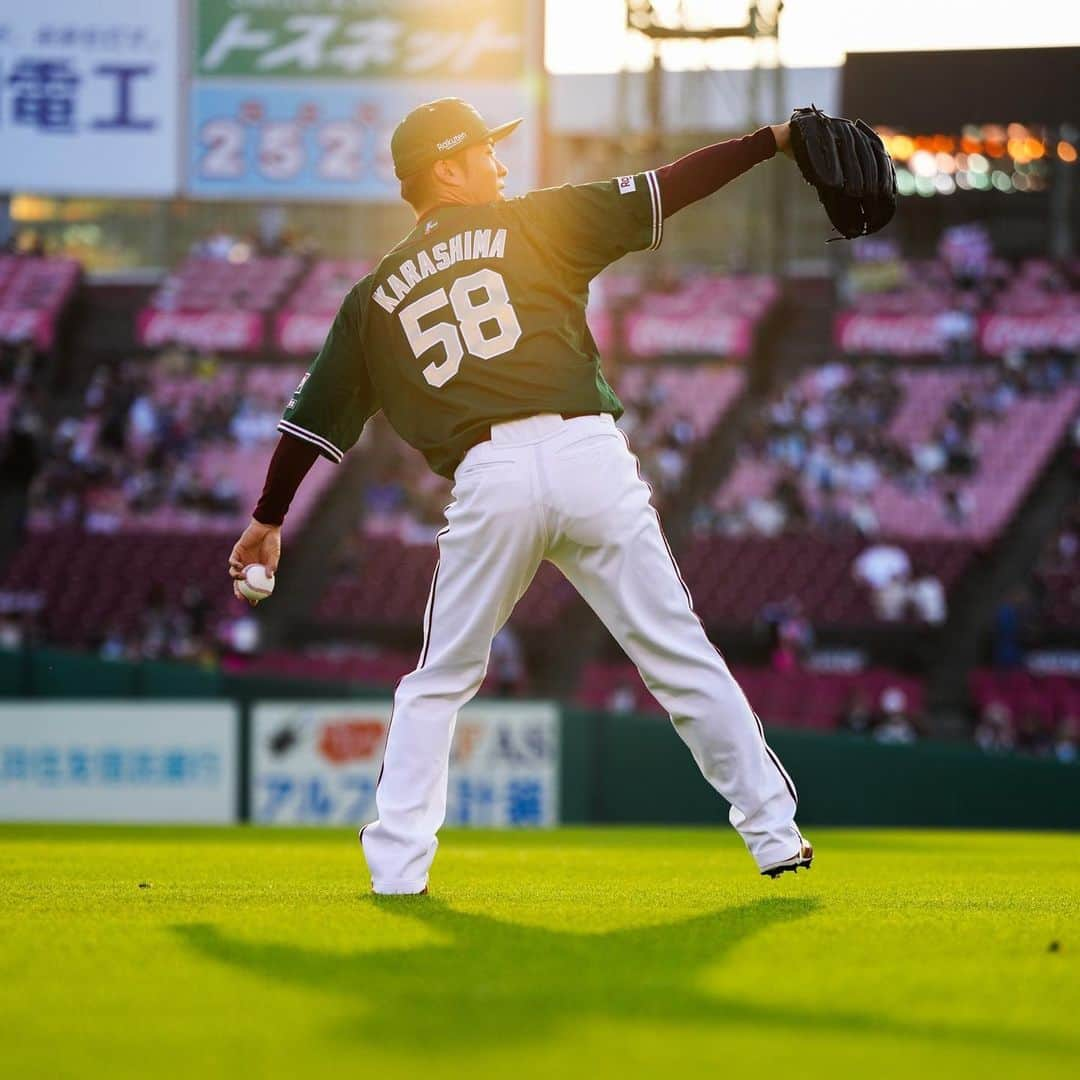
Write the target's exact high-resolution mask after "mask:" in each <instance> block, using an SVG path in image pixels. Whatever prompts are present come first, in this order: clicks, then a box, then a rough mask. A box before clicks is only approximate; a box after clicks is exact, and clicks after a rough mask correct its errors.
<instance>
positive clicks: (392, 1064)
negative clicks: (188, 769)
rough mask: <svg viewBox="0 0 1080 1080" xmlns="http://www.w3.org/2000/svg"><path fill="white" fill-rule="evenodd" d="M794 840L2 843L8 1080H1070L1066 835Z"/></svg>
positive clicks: (73, 834) (1071, 882)
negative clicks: (796, 863) (581, 1079)
mask: <svg viewBox="0 0 1080 1080" xmlns="http://www.w3.org/2000/svg"><path fill="white" fill-rule="evenodd" d="M810 836H811V838H812V839H813V841H814V843H815V847H816V849H817V855H818V858H817V861H816V862H815V866H814V869H813V870H811V871H810V872H809V873H800V874H799V875H798V876H792V875H790V874H788V875H785V876H784V877H783V878H780V879H778V880H776V881H770V880H768V879H764V878H760V877H758V876H756V874H755V873H754V869H753V865H752V863H751V862H750V859H749V857H748V856H747V855H746V854H745V852H744V851H743V850H742V848H741V844H740V842H739V841H738V839H737V837H736V836H735V835H734V833H731V832H728V831H721V830H704V829H703V830H671V829H652V830H646V829H634V830H630V829H622V830H615V829H610V830H598V829H566V830H560V831H555V832H546V833H525V834H523V833H514V834H507V833H476V832H471V833H465V832H451V833H447V834H445V835H444V837H443V845H442V850H441V852H440V854H439V857H438V859H437V860H436V864H435V874H434V876H433V881H432V893H431V895H429V896H427V897H408V898H399V899H376V898H374V897H372V896H371V895H370V894H369V893H368V892H367V880H366V876H365V871H364V867H363V863H362V860H361V857H360V853H359V849H358V845H357V843H356V839H355V836H354V834H353V833H351V832H350V831H348V830H342V831H319V832H315V831H309V832H300V831H269V830H256V829H229V830H211V829H183V830H181V829H151V828H76V827H70V828H67V827H64V828H59V827H34V826H26V827H23V826H0V1047H2V1051H0V1060H2V1061H3V1064H4V1068H3V1074H4V1075H5V1076H11V1077H24V1076H34V1077H46V1076H47V1077H68V1076H70V1077H76V1076H101V1077H135V1076H139V1077H146V1076H151V1077H180V1076H184V1077H207V1076H213V1077H218V1076H220V1077H242V1078H243V1077H269V1076H283V1077H284V1076H306V1077H324V1076H344V1075H346V1074H348V1075H350V1076H354V1077H355V1076H363V1075H373V1076H378V1077H411V1076H418V1077H425V1078H426V1077H441V1076H461V1077H479V1076H484V1077H487V1076H500V1077H501V1076H506V1077H515V1076H545V1077H550V1076H555V1075H572V1076H579V1075H580V1076H586V1075H588V1076H598V1075H599V1076H627V1075H630V1076H660V1075H663V1076H672V1075H675V1076H678V1075H695V1076H696V1075H703V1074H705V1073H706V1071H707V1070H708V1071H709V1072H712V1071H713V1070H716V1071H717V1072H718V1073H720V1074H721V1075H724V1076H728V1077H733V1078H742V1077H750V1076H756V1075H758V1074H759V1073H761V1074H768V1075H772V1074H774V1073H779V1074H780V1075H784V1076H792V1077H804V1076H829V1077H836V1076H848V1075H856V1074H867V1075H875V1076H888V1077H892V1076H897V1077H901V1076H902V1077H911V1076H917V1077H919V1078H920V1080H925V1078H926V1077H930V1076H951V1077H956V1076H981V1077H987V1076H1002V1077H1006V1076H1007V1077H1020V1076H1023V1077H1025V1078H1026V1077H1045V1076H1065V1075H1076V1072H1075V1071H1074V1069H1075V1067H1076V1066H1077V1063H1078V1061H1080V1026H1078V1024H1077V1017H1078V1016H1080V925H1078V919H1077V912H1078V907H1080V837H1077V836H1065V835H1061V836H1056V835H1028V834H1015V833H1012V834H991V833H968V832H964V833H960V832H958V833H948V832H891V831H889V832H883V831H852V830H844V831H841V830H813V831H811V832H810ZM140 883H144V884H145V885H146V887H141V885H140ZM1051 942H1056V943H1057V947H1056V948H1051Z"/></svg>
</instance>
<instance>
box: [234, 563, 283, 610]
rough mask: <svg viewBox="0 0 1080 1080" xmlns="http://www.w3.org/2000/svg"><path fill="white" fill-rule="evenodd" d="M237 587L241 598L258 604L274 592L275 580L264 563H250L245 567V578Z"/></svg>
mask: <svg viewBox="0 0 1080 1080" xmlns="http://www.w3.org/2000/svg"><path fill="white" fill-rule="evenodd" d="M236 587H237V588H238V589H239V590H240V595H241V596H243V597H244V598H245V599H246V600H250V601H251V602H252V603H254V604H257V603H258V602H259V601H260V600H265V599H266V598H267V597H268V596H269V595H270V594H271V593H272V592H273V591H274V579H273V578H272V577H271V576H270V575H269V574H268V573H267V572H266V567H265V566H263V564H262V563H248V565H247V566H245V567H244V576H243V577H242V578H241V579H240V580H239V581H238V582H237V583H236Z"/></svg>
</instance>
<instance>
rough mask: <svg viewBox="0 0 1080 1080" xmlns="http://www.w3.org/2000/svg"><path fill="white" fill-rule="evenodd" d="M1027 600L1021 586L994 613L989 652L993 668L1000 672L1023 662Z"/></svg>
mask: <svg viewBox="0 0 1080 1080" xmlns="http://www.w3.org/2000/svg"><path fill="white" fill-rule="evenodd" d="M1028 611H1029V599H1028V593H1027V590H1026V589H1025V588H1024V587H1023V586H1022V585H1020V586H1017V587H1016V588H1014V589H1012V590H1011V591H1010V592H1009V593H1008V594H1007V595H1006V596H1005V598H1004V599H1003V600H1002V602H1001V603H1000V604H998V606H997V610H996V611H995V612H994V626H993V630H992V632H991V642H990V652H991V658H992V661H993V665H994V667H996V668H998V669H999V670H1002V671H1008V670H1013V669H1015V668H1018V667H1020V665H1021V664H1022V663H1023V660H1024V648H1023V637H1024V626H1025V624H1026V622H1027V621H1028V617H1029V616H1028Z"/></svg>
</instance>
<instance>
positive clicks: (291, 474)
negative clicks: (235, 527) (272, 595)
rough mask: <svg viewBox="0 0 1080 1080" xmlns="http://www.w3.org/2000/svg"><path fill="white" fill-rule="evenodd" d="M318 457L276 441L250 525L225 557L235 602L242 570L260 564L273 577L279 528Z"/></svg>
mask: <svg viewBox="0 0 1080 1080" xmlns="http://www.w3.org/2000/svg"><path fill="white" fill-rule="evenodd" d="M318 456H319V451H318V449H317V448H316V447H314V446H312V445H311V443H308V442H305V441H304V440H302V439H297V438H295V437H294V436H292V435H284V434H283V435H282V436H281V438H280V439H279V440H278V444H277V447H276V448H275V450H274V454H273V456H272V457H271V458H270V465H269V467H268V468H267V470H266V484H265V485H264V487H263V491H262V495H261V496H260V497H259V502H258V504H257V505H256V507H255V510H254V511H253V513H252V517H251V521H250V523H249V524H248V526H247V528H246V529H244V531H243V532H242V533H241V534H240V539H239V540H237V541H236V543H235V544H234V545H233V549H232V553H231V554H230V555H229V576H230V577H231V578H232V579H233V592H234V593H235V594H236V596H237V598H239V599H242V597H241V596H240V592H239V590H238V589H237V584H236V583H237V581H238V580H239V579H241V578H242V577H243V576H244V567H245V566H249V565H250V564H251V563H261V564H262V565H263V566H265V567H266V570H267V573H268V574H269V575H270V576H271V577H273V576H274V573H275V571H276V570H277V566H278V562H279V561H280V559H281V524H282V522H283V521H284V520H285V515H286V514H287V513H288V510H289V505H290V504H291V503H292V500H293V496H294V495H295V494H296V490H297V488H298V487H299V486H300V482H301V481H302V480H303V479H304V477H305V476H306V475H307V474H308V471H309V470H310V469H311V466H312V465H313V464H314V463H315V459H316V458H317V457H318Z"/></svg>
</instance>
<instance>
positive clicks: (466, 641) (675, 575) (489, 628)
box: [360, 414, 801, 893]
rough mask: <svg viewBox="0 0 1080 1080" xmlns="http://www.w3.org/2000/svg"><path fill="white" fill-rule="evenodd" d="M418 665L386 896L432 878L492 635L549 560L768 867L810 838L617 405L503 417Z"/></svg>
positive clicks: (394, 775)
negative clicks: (463, 719) (466, 712)
mask: <svg viewBox="0 0 1080 1080" xmlns="http://www.w3.org/2000/svg"><path fill="white" fill-rule="evenodd" d="M453 496H454V502H453V504H452V505H451V506H450V508H449V509H448V511H447V515H446V520H447V525H446V528H445V529H443V531H442V532H441V533H440V534H439V539H438V548H439V561H438V565H437V566H436V569H435V577H434V579H433V581H432V584H431V592H430V594H429V596H428V602H427V611H426V612H425V615H424V644H423V649H422V651H421V654H420V662H419V664H418V666H417V668H416V670H415V671H413V672H411V673H410V674H409V675H406V676H405V677H404V678H403V679H402V680H401V682H400V683H399V684H398V687H397V691H396V693H395V695H394V709H393V714H392V717H391V721H390V728H389V731H388V733H387V740H386V750H385V754H384V758H383V769H382V775H381V777H380V780H379V785H378V790H377V792H376V809H377V811H378V815H379V816H378V820H376V821H375V822H373V823H371V824H370V825H366V826H365V827H364V828H363V829H362V830H361V833H360V837H361V842H362V844H363V848H364V855H365V857H366V858H367V862H368V867H369V869H370V870H371V878H372V887H373V888H374V890H375V892H377V893H416V892H420V891H421V890H422V889H424V888H425V887H426V885H427V880H428V870H429V868H430V866H431V862H432V860H433V859H434V857H435V849H436V847H437V846H438V841H437V839H436V836H435V834H436V832H437V831H438V829H439V827H440V826H441V825H442V823H443V819H444V817H445V815H446V793H447V771H448V766H449V756H450V742H451V738H452V737H453V733H454V725H455V723H456V721H457V715H458V710H459V709H460V708H461V707H462V706H463V705H465V704H466V702H468V701H469V700H470V699H471V698H472V697H473V695H474V694H475V693H476V691H477V690H478V689H479V687H480V684H481V683H482V682H483V679H484V674H485V672H486V670H487V663H488V653H489V650H490V647H491V639H492V637H494V635H495V633H496V631H497V630H498V629H499V628H500V627H501V626H502V624H503V623H504V622H505V621H506V620H507V618H508V617H509V616H510V612H511V611H512V610H513V608H514V605H515V604H516V603H517V601H518V600H519V599H520V597H521V595H522V594H523V593H524V592H525V590H526V589H527V588H528V586H529V583H530V582H531V581H532V579H533V575H534V574H535V573H536V570H537V568H538V567H539V565H540V562H541V560H543V559H548V560H549V561H551V562H553V563H554V564H555V565H556V566H557V567H558V568H559V569H560V570H561V571H562V573H563V574H565V575H566V577H567V578H568V579H569V581H570V582H571V583H572V584H573V585H574V586H575V588H576V589H577V590H578V592H580V593H581V595H582V596H583V597H584V598H585V600H586V601H587V602H588V603H589V605H590V606H591V607H592V608H593V610H594V611H595V612H596V613H597V615H598V616H599V617H600V618H601V620H603V622H604V625H605V626H606V627H607V628H608V630H610V631H611V633H612V634H613V635H614V636H615V638H616V640H617V641H618V642H619V644H620V645H621V646H622V647H623V649H624V650H625V651H626V653H627V655H628V656H629V657H630V659H631V660H633V662H634V663H635V664H636V665H637V669H638V671H639V672H640V673H641V677H642V679H643V680H644V681H645V685H646V686H647V687H648V688H649V690H650V691H652V693H653V694H654V695H655V697H656V699H657V700H658V701H659V702H660V704H661V705H662V706H663V707H664V708H665V709H666V710H667V711H668V713H669V714H670V715H671V719H672V722H673V723H674V725H675V730H676V731H677V732H678V733H679V735H680V736H681V737H682V739H683V741H684V742H685V743H686V745H687V746H688V747H689V748H690V752H691V753H692V754H693V755H694V760H695V761H696V762H697V764H698V767H699V768H700V769H701V772H702V773H703V774H704V776H705V778H706V780H708V781H709V783H710V784H712V786H713V787H714V788H715V789H716V790H717V791H718V792H720V794H721V795H723V796H724V798H725V799H727V800H728V802H730V803H731V812H730V815H729V816H730V820H731V824H732V825H733V826H734V827H735V828H736V829H737V830H738V831H739V833H740V834H741V835H742V838H743V840H744V841H745V842H746V846H747V847H748V848H749V850H750V854H751V855H752V856H753V857H754V859H755V860H756V862H757V864H758V866H759V867H764V866H769V865H771V864H773V863H776V862H780V861H782V860H784V859H787V858H790V857H791V856H792V855H793V854H794V853H795V852H797V851H798V850H799V846H800V842H801V840H800V836H799V831H798V829H797V828H796V826H795V821H794V816H795V806H796V795H795V786H794V784H792V782H791V779H790V777H789V776H788V775H787V773H786V772H785V771H784V768H783V766H782V765H781V764H780V761H779V759H778V758H777V757H776V754H775V753H773V751H772V750H771V749H770V748H769V747H768V746H767V745H766V743H765V737H764V732H763V731H762V728H761V725H760V723H759V721H758V720H757V717H756V716H755V715H754V713H753V711H752V710H751V708H750V706H749V704H748V703H747V700H746V697H745V695H744V694H743V692H742V690H741V689H740V688H739V685H738V683H736V682H735V680H734V678H732V676H731V673H730V672H729V671H728V668H727V665H726V664H725V663H724V661H723V658H722V657H721V656H720V654H719V653H718V652H717V651H716V649H715V648H714V646H713V645H712V644H711V643H710V642H709V639H708V637H707V636H706V634H705V630H704V628H703V626H702V624H701V621H700V620H699V619H698V617H697V615H695V614H694V610H693V608H692V606H691V601H690V594H689V592H688V591H687V589H686V586H685V585H684V584H683V581H682V578H681V577H680V576H679V571H678V568H677V567H676V565H675V562H674V560H673V558H672V556H671V551H670V549H669V547H668V545H667V540H666V538H665V537H664V534H663V532H662V531H661V529H660V521H659V518H658V517H657V514H656V511H655V510H654V509H653V507H652V506H651V504H650V502H649V496H650V490H649V487H648V485H647V484H646V483H645V482H644V481H643V480H642V479H641V476H640V473H639V471H638V464H637V459H636V458H635V457H634V455H633V454H632V453H631V452H630V450H629V448H628V446H627V443H626V440H625V438H624V436H623V435H622V433H621V432H620V431H619V430H618V429H617V428H616V427H615V424H614V421H613V420H612V418H611V417H610V416H607V415H604V416H583V417H577V418H575V419H572V420H564V419H562V417H560V416H557V415H552V414H542V415H539V416H533V417H529V418H528V419H525V420H514V421H511V422H509V423H504V424H497V425H495V426H493V428H492V433H491V439H490V440H489V441H488V442H484V443H481V444H479V445H478V446H474V447H473V448H472V449H471V450H470V451H469V452H468V453H467V454H466V455H465V458H464V460H463V461H462V462H461V464H460V465H459V466H458V469H457V472H456V474H455V477H454V490H453Z"/></svg>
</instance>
